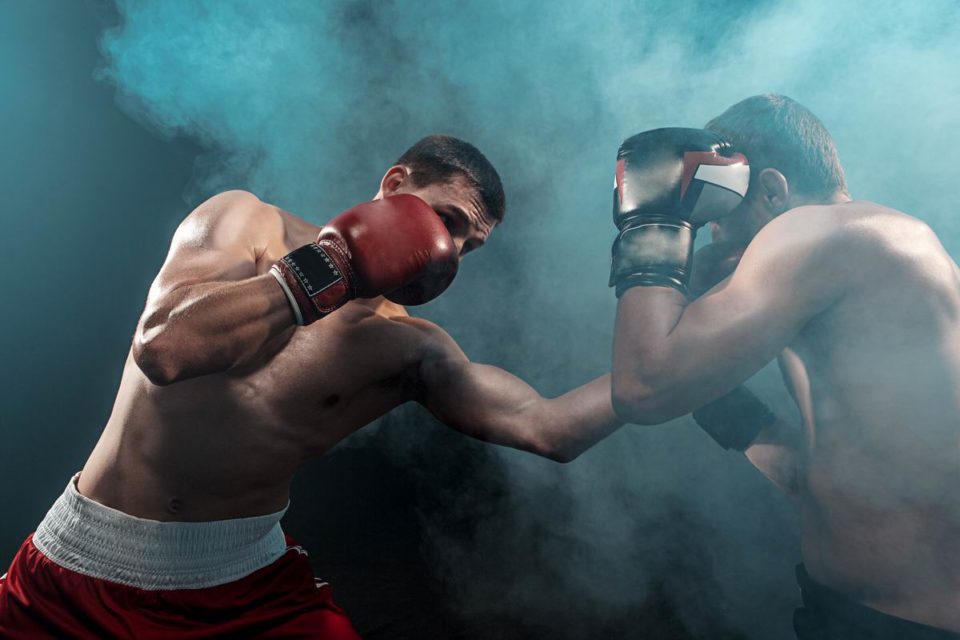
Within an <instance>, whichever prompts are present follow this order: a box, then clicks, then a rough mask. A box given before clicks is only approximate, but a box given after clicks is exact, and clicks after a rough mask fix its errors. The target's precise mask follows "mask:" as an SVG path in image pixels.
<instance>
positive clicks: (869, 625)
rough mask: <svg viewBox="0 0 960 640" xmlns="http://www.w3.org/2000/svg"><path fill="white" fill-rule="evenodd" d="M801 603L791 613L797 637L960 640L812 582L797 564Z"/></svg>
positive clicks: (814, 639) (819, 639)
mask: <svg viewBox="0 0 960 640" xmlns="http://www.w3.org/2000/svg"><path fill="white" fill-rule="evenodd" d="M797 584H798V585H799V586H800V593H801V596H802V597H803V606H802V607H801V608H799V609H797V610H796V611H795V612H794V616H793V627H794V630H795V631H796V634H797V638H798V639H799V640H888V639H889V640H960V634H956V633H953V632H950V631H945V630H943V629H937V628H935V627H930V626H928V625H924V624H920V623H917V622H912V621H910V620H904V619H902V618H897V617H895V616H891V615H889V614H886V613H882V612H880V611H877V610H876V609H871V608H870V607H866V606H864V605H862V604H860V603H858V602H856V601H854V600H853V599H851V598H849V597H848V596H846V595H844V594H842V593H840V592H839V591H835V590H834V589H830V588H829V587H825V586H824V585H822V584H820V583H818V582H816V581H814V580H813V579H812V578H811V577H810V576H809V574H807V571H806V568H805V567H804V566H803V565H802V564H801V565H797Z"/></svg>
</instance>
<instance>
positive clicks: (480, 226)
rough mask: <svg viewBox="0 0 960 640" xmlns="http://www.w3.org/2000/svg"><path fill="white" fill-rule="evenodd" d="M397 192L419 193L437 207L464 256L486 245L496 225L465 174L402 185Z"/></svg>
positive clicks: (436, 209)
mask: <svg viewBox="0 0 960 640" xmlns="http://www.w3.org/2000/svg"><path fill="white" fill-rule="evenodd" d="M395 193H409V194H412V195H415V196H419V197H420V198H422V199H423V200H424V201H425V202H426V203H427V204H429V205H430V206H431V207H433V210H434V211H436V212H437V215H439V216H440V219H441V220H443V224H444V225H445V226H446V227H447V230H448V231H449V232H450V236H451V237H452V238H453V242H454V244H455V245H456V247H457V250H458V251H459V253H460V255H461V256H464V255H466V254H467V253H470V252H471V251H473V250H474V249H477V248H478V247H480V246H482V245H483V243H485V242H486V241H487V238H488V237H490V233H491V232H492V231H493V227H494V226H495V225H496V222H495V221H494V220H491V219H490V218H489V217H488V216H487V215H486V212H485V211H484V210H483V204H482V203H481V201H480V198H479V196H478V194H477V192H476V189H474V188H473V187H472V186H471V185H470V184H469V183H468V182H467V180H466V179H465V178H462V177H456V178H454V179H453V180H452V181H450V182H446V183H439V184H430V185H427V186H425V187H408V186H406V185H402V186H400V188H398V189H397V191H396V192H395Z"/></svg>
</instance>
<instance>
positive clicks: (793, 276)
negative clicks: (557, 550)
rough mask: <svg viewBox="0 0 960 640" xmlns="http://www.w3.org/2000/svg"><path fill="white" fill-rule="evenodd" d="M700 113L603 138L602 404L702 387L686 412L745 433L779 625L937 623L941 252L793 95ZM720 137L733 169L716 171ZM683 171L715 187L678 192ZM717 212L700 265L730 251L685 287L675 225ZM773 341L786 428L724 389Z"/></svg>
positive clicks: (957, 297) (954, 467)
mask: <svg viewBox="0 0 960 640" xmlns="http://www.w3.org/2000/svg"><path fill="white" fill-rule="evenodd" d="M707 129H709V131H702V130H690V129H674V130H667V134H666V135H665V134H663V131H664V130H660V132H659V133H658V132H647V133H645V134H640V135H638V136H635V137H633V138H630V139H628V140H627V141H626V142H624V144H623V146H622V147H621V150H620V156H619V158H620V164H619V167H618V179H617V184H618V188H617V195H616V199H615V206H614V218H615V221H616V222H617V224H618V226H619V228H620V230H621V231H620V235H619V236H618V240H617V243H616V244H615V252H614V255H615V260H614V271H613V277H612V280H613V281H614V283H615V284H616V285H617V294H618V296H619V298H620V300H619V306H618V311H617V324H616V333H615V347H614V369H613V397H614V406H615V407H616V409H617V411H618V412H619V413H620V415H622V416H623V417H624V418H625V419H628V420H630V421H631V422H638V423H644V424H656V423H661V422H665V421H667V420H670V419H673V418H676V417H678V416H682V415H684V414H686V413H689V412H691V411H694V410H697V409H698V408H700V407H703V406H704V405H707V406H706V408H705V409H700V410H699V411H698V412H697V413H695V416H697V417H698V422H700V424H701V426H702V427H704V429H705V430H707V431H708V432H710V433H711V435H713V436H714V438H715V439H717V440H718V442H720V443H721V444H723V445H724V446H727V447H729V448H734V449H740V450H742V449H744V448H746V447H748V446H749V447H750V449H748V450H747V454H748V456H750V457H751V459H752V460H753V461H754V462H755V463H756V464H757V465H758V466H759V467H760V468H761V469H762V470H764V471H765V472H766V473H768V475H770V476H771V479H773V480H774V481H775V482H777V483H778V484H779V485H780V486H781V487H783V488H784V489H785V490H786V491H788V493H789V494H790V495H791V496H793V497H794V498H795V500H796V502H797V504H798V506H799V509H800V513H801V522H802V535H801V539H802V553H803V560H804V565H802V566H800V567H798V572H797V573H798V580H799V582H800V586H801V591H802V595H803V600H804V607H803V608H801V609H798V610H797V612H796V615H795V617H794V627H795V629H796V632H797V635H798V637H800V638H801V639H803V640H806V639H808V638H818V639H831V640H832V639H835V638H843V639H845V640H859V639H861V638H897V639H899V640H908V639H911V638H931V639H932V638H958V637H960V635H958V633H957V632H960V491H958V489H960V393H958V389H960V273H958V269H957V266H956V264H955V263H954V261H953V260H952V259H951V258H950V256H949V255H948V254H947V253H946V251H945V250H944V248H943V246H942V245H941V244H940V242H939V240H938V239H937V237H936V235H934V233H933V232H932V231H931V230H930V228H929V227H928V226H927V225H925V224H924V223H922V222H921V221H919V220H917V219H915V218H911V217H910V216H907V215H905V214H903V213H900V212H899V211H894V210H892V209H889V208H887V207H883V206H881V205H878V204H874V203H871V202H863V201H855V200H851V198H850V197H849V195H848V193H847V189H846V183H845V180H844V176H843V170H842V168H841V166H840V163H839V160H838V157H837V153H836V150H835V147H834V144H833V141H832V139H831V138H830V136H829V134H828V133H827V131H826V130H825V129H824V127H823V125H822V124H821V123H820V121H819V120H818V119H817V118H816V117H815V116H814V115H813V114H812V113H810V112H809V111H808V110H807V109H805V108H804V107H802V106H801V105H799V104H798V103H796V102H794V101H793V100H791V99H789V98H786V97H783V96H778V95H764V96H755V97H752V98H748V99H746V100H744V101H742V102H740V103H738V104H736V105H734V106H733V107H731V108H730V109H728V110H727V111H726V112H724V113H723V114H722V115H720V116H718V117H717V118H715V119H714V120H712V121H711V122H710V123H709V124H708V125H707ZM731 144H732V148H731V147H730V146H729V145H731ZM735 151H736V152H742V153H743V154H744V155H745V156H746V158H748V159H749V163H750V178H749V189H743V188H742V187H744V186H746V185H743V184H740V183H738V181H737V180H736V179H731V176H730V175H728V174H729V171H728V169H729V165H731V163H732V160H733V159H734V157H735V156H734V152H735ZM710 153H714V154H716V155H718V156H722V158H723V159H722V160H716V159H714V160H709V159H707V160H705V159H704V158H705V157H707V156H708V155H709V154H710ZM878 161H881V162H891V161H897V162H900V161H909V159H903V158H902V157H901V156H898V155H897V154H896V153H894V154H891V156H890V157H889V158H878ZM697 165H700V166H699V167H698V166H697ZM705 165H718V166H721V169H720V173H718V170H717V168H716V167H713V166H708V167H707V168H706V169H705V170H704V166H705ZM723 171H727V173H728V174H723ZM701 172H703V174H704V175H703V176H700V173H701ZM691 176H692V179H691ZM698 177H702V178H703V179H704V180H706V182H707V183H722V184H723V185H725V186H726V187H727V188H728V189H730V190H731V191H730V193H732V194H733V195H734V197H733V199H732V200H731V199H730V198H729V197H728V198H727V199H726V200H724V199H722V198H721V199H719V200H716V201H715V202H714V205H715V206H713V208H712V210H710V211H705V210H703V209H702V208H699V207H695V206H693V205H694V204H695V202H696V196H697V194H698V192H699V188H700V186H701V185H699V184H698V179H697V178H698ZM744 191H746V197H745V198H743V199H742V201H741V202H737V201H738V200H739V199H740V196H739V195H738V194H737V193H738V192H739V193H740V194H742V193H743V192H744ZM704 193H706V192H704ZM701 197H702V196H701ZM718 202H719V204H717V203H718ZM717 216H719V219H716V220H713V221H712V222H711V225H712V226H713V237H714V242H718V243H719V244H718V245H717V246H716V247H714V248H713V249H711V250H710V251H709V252H708V253H712V254H713V255H711V256H710V262H711V263H712V264H708V265H703V266H704V268H705V270H706V271H710V270H711V269H712V268H714V267H715V266H716V265H723V264H724V263H726V265H727V267H728V269H729V268H732V267H735V270H733V272H732V275H730V276H729V277H727V278H724V279H722V281H721V282H719V284H718V285H717V286H715V287H713V288H711V289H710V290H709V291H707V292H706V293H705V294H704V295H702V296H700V297H698V298H696V299H695V300H693V301H691V300H690V299H688V295H686V294H688V293H689V291H688V279H689V274H690V268H691V250H690V249H691V244H690V243H691V241H692V235H693V234H692V232H693V231H694V230H695V229H696V227H697V226H699V225H701V224H703V223H704V222H705V221H708V220H710V219H711V218H716V217H717ZM654 240H656V241H657V242H654ZM709 246H710V245H708V247H709ZM717 247H728V248H732V249H731V250H718V249H717ZM741 253H742V257H740V255H739V254H741ZM698 259H699V257H698V258H694V259H693V260H692V262H693V263H694V267H695V269H697V270H699V269H700V267H701V265H697V264H696V263H697V261H698ZM738 261H739V264H737V262H738ZM720 275H721V276H722V275H723V274H722V273H721V274H720ZM701 277H703V276H701ZM775 357H778V358H779V362H780V366H781V370H782V373H783V377H784V379H785V381H786V384H787V386H788V388H789V389H790V391H791V393H792V395H793V398H794V400H795V401H796V404H797V406H798V407H799V410H800V414H801V416H802V420H803V427H802V430H800V431H799V437H797V438H792V437H791V436H790V435H789V433H787V434H784V432H783V430H782V423H780V422H779V421H777V420H775V419H774V418H773V416H772V415H771V414H770V413H769V412H767V411H766V410H765V409H764V408H763V406H762V405H760V404H759V403H758V402H757V401H756V399H755V398H751V397H749V396H745V395H744V394H743V393H742V391H738V390H735V387H737V385H740V384H741V383H742V382H744V381H745V380H746V379H747V378H749V377H750V376H751V375H753V374H754V373H756V372H757V371H758V370H759V369H760V368H761V367H763V366H764V365H765V364H766V363H767V362H769V361H770V360H771V359H773V358H775ZM732 390H733V391H732ZM728 393H733V394H734V396H729V395H725V394H728ZM794 443H795V444H794ZM751 445H752V446H751Z"/></svg>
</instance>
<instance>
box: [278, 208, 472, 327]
mask: <svg viewBox="0 0 960 640" xmlns="http://www.w3.org/2000/svg"><path fill="white" fill-rule="evenodd" d="M458 265H459V258H458V256H457V249H456V246H455V245H454V242H453V238H451V237H450V233H449V232H448V231H447V229H446V227H444V225H443V221H442V220H441V219H440V217H439V216H438V215H437V214H436V212H435V211H434V210H433V209H431V208H430V205H428V204H427V203H426V202H424V201H423V200H421V199H420V198H418V197H417V196H414V195H410V194H398V195H394V196H388V197H386V198H383V199H380V200H373V201H371V202H364V203H362V204H358V205H357V206H355V207H352V208H350V209H348V210H346V211H344V212H343V213H341V214H340V215H339V216H337V217H336V218H334V219H333V220H331V221H330V222H328V223H327V224H326V225H325V226H324V227H323V229H322V230H321V231H320V235H319V237H318V238H317V240H316V242H311V243H309V244H306V245H304V246H302V247H300V248H299V249H295V250H294V251H291V252H290V253H288V254H287V255H286V256H284V257H283V258H282V259H280V260H278V261H277V262H276V263H275V264H274V265H273V267H272V268H271V269H270V273H271V275H273V276H274V277H275V278H276V279H277V282H279V283H280V286H281V287H282V288H283V291H284V293H285V294H286V295H287V298H288V300H289V301H290V307H291V309H292V310H293V314H294V317H295V318H296V320H297V324H298V325H301V326H303V325H308V324H310V323H312V322H316V321H317V320H319V319H320V318H322V317H324V316H325V315H327V314H329V313H331V312H333V311H335V310H337V309H339V308H340V307H342V306H343V305H344V304H346V303H347V302H349V301H350V300H353V299H355V298H375V297H377V296H379V295H383V294H386V297H387V299H388V300H391V301H393V302H396V303H398V304H408V305H415V304H423V303H424V302H429V301H430V300H432V299H433V298H435V297H437V296H438V295H440V294H441V293H443V291H444V290H445V289H446V288H447V287H448V286H449V285H450V283H451V282H452V281H453V278H454V276H456V275H457V266H458Z"/></svg>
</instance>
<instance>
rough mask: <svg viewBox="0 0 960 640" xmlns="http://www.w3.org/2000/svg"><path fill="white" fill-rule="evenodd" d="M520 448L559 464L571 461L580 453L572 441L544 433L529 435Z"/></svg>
mask: <svg viewBox="0 0 960 640" xmlns="http://www.w3.org/2000/svg"><path fill="white" fill-rule="evenodd" d="M531 431H533V430H532V429H531ZM521 448H522V449H523V450H524V451H527V452H528V453H532V454H534V455H537V456H540V457H541V458H546V459H548V460H552V461H554V462H559V463H561V464H566V463H568V462H572V461H573V460H575V459H576V458H577V457H578V456H579V455H580V453H581V451H580V450H579V449H578V448H577V447H576V446H575V445H574V444H573V443H571V442H568V441H566V439H561V438H557V437H551V436H549V435H546V434H539V435H532V436H529V437H528V438H526V441H525V442H524V444H523V446H522V447H521Z"/></svg>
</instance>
